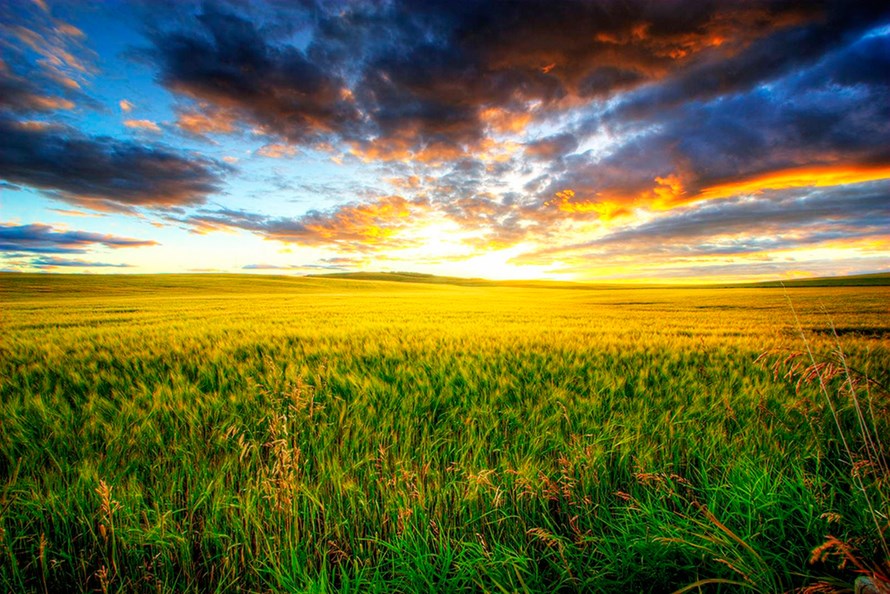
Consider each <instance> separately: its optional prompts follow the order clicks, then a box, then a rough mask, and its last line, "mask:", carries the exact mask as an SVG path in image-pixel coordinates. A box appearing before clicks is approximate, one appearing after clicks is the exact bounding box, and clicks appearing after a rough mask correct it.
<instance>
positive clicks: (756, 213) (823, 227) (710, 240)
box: [518, 182, 890, 263]
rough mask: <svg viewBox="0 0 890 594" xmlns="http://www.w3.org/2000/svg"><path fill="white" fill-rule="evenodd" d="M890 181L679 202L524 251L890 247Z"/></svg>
mask: <svg viewBox="0 0 890 594" xmlns="http://www.w3.org/2000/svg"><path fill="white" fill-rule="evenodd" d="M888 195H890V182H875V183H869V184H860V185H854V186H849V187H846V188H844V189H832V190H825V189H814V190H810V191H808V192H805V193H800V192H796V191H788V190H785V191H773V192H766V193H764V194H763V195H762V196H761V197H759V198H758V199H757V200H754V201H752V200H749V199H744V198H735V199H731V200H726V201H723V202H716V203H713V204H708V205H705V206H702V207H699V208H685V209H677V210H675V211H671V212H669V213H666V214H664V215H662V216H660V217H657V218H656V219H654V220H652V221H650V222H647V223H643V224H640V225H631V226H627V227H625V228H623V229H618V230H615V231H613V232H611V233H606V234H605V235H603V236H602V237H600V238H597V239H594V240H590V241H585V242H582V243H576V244H569V245H560V246H553V247H548V248H543V249H539V250H536V251H535V252H533V253H529V254H525V255H523V256H520V257H519V258H518V260H520V261H527V262H536V263H541V262H544V261H548V262H552V261H555V260H559V259H561V258H563V257H565V256H567V255H568V256H570V257H578V256H580V255H583V256H584V257H586V258H595V257H596V258H602V257H604V256H616V255H624V256H632V257H634V258H640V257H641V256H643V257H645V258H647V259H648V258H651V257H652V256H654V255H673V256H683V257H691V256H697V255H698V256H701V255H705V256H713V255H719V254H723V255H729V254H742V253H752V254H754V253H760V252H765V251H769V250H783V249H791V248H795V247H800V246H808V245H814V244H820V243H826V242H840V243H844V242H854V241H856V240H878V241H879V242H880V245H881V246H884V247H885V248H886V247H887V246H890V234H888V233H887V229H890V201H888V200H887V196H888Z"/></svg>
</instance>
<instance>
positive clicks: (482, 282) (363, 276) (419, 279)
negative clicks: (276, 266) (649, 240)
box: [308, 272, 622, 289]
mask: <svg viewBox="0 0 890 594" xmlns="http://www.w3.org/2000/svg"><path fill="white" fill-rule="evenodd" d="M308 276H310V277H315V278H339V279H347V280H364V281H389V282H397V283H427V284H433V285H458V286H461V287H522V288H539V289H548V288H556V289H604V288H621V287H622V285H617V284H616V285H605V284H597V285H594V284H589V283H573V282H569V281H548V280H506V281H497V280H488V279H485V278H465V277H460V276H436V275H435V274H423V273H421V272H332V273H329V274H310V275H308Z"/></svg>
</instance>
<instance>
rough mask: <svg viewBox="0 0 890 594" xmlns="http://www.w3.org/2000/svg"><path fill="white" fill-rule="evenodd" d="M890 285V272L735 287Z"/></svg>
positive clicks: (748, 284)
mask: <svg viewBox="0 0 890 594" xmlns="http://www.w3.org/2000/svg"><path fill="white" fill-rule="evenodd" d="M887 285H890V272H877V273H874V274H856V275H851V276H822V277H816V278H801V279H794V280H784V281H763V282H754V283H738V284H734V285H731V286H733V287H752V288H781V287H783V286H785V287H884V286H887Z"/></svg>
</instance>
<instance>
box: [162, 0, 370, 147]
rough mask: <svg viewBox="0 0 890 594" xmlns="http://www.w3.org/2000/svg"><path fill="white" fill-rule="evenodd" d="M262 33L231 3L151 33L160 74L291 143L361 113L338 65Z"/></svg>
mask: <svg viewBox="0 0 890 594" xmlns="http://www.w3.org/2000/svg"><path fill="white" fill-rule="evenodd" d="M288 14H290V13H288ZM168 27H170V26H169V25H168ZM188 27H191V28H188ZM264 33H268V30H264V31H261V30H260V29H259V28H258V25H257V24H256V23H254V22H252V21H250V20H248V19H246V18H243V17H242V16H239V15H237V14H235V13H234V12H233V11H230V10H228V9H225V8H222V7H219V6H217V5H214V4H206V5H204V7H203V9H202V10H201V13H200V14H198V15H196V16H195V17H194V20H191V19H189V18H184V22H183V23H182V26H179V25H178V24H177V25H176V26H172V27H171V28H165V29H158V30H155V31H154V32H153V33H152V40H153V42H154V44H155V46H156V47H155V50H154V52H153V53H154V57H155V59H156V60H157V61H158V64H159V66H160V67H161V81H162V82H163V83H164V84H165V85H166V86H168V87H169V88H171V89H172V90H174V91H176V92H179V93H182V94H185V95H187V96H190V97H193V98H196V99H200V100H202V101H206V102H209V103H211V104H212V105H214V106H216V107H217V108H221V109H223V110H224V112H225V113H226V114H227V117H231V116H232V115H240V116H241V118H242V119H243V120H245V121H248V122H250V123H251V124H252V125H255V126H260V127H262V128H266V129H267V132H269V133H271V134H276V135H280V136H282V137H284V138H286V139H287V140H289V141H291V142H293V143H301V142H304V141H312V140H318V139H319V138H320V137H322V136H324V135H325V134H326V133H328V132H330V131H331V130H332V129H337V130H340V131H345V130H347V129H348V127H349V126H350V125H351V124H354V123H355V122H356V121H357V118H358V112H357V111H356V109H355V106H354V105H353V103H352V102H351V101H350V100H349V97H348V94H346V93H345V91H347V90H348V89H347V87H346V84H345V82H344V81H343V80H342V79H341V78H340V76H339V75H338V73H337V72H336V71H334V70H332V69H331V68H330V66H329V65H327V64H324V63H319V62H316V61H313V60H312V59H310V58H309V57H308V56H307V55H306V54H305V52H303V51H301V50H300V49H298V48H296V47H293V46H289V45H285V44H274V40H272V39H267V38H265V37H264V36H263V35H264Z"/></svg>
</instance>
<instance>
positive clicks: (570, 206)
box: [544, 190, 630, 220]
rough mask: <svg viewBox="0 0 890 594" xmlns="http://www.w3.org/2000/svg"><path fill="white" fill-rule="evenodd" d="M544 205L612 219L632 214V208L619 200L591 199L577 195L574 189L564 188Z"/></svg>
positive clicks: (574, 212)
mask: <svg viewBox="0 0 890 594" xmlns="http://www.w3.org/2000/svg"><path fill="white" fill-rule="evenodd" d="M544 206H555V207H556V208H557V209H558V210H559V211H561V212H564V213H569V214H587V213H595V214H597V215H599V218H601V219H605V220H612V219H615V218H618V217H622V216H626V215H628V214H630V209H629V208H627V206H625V205H623V204H621V202H619V201H617V200H589V199H581V198H576V197H575V191H574V190H562V191H559V192H557V193H556V196H555V198H554V199H553V200H548V201H547V202H545V203H544Z"/></svg>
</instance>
